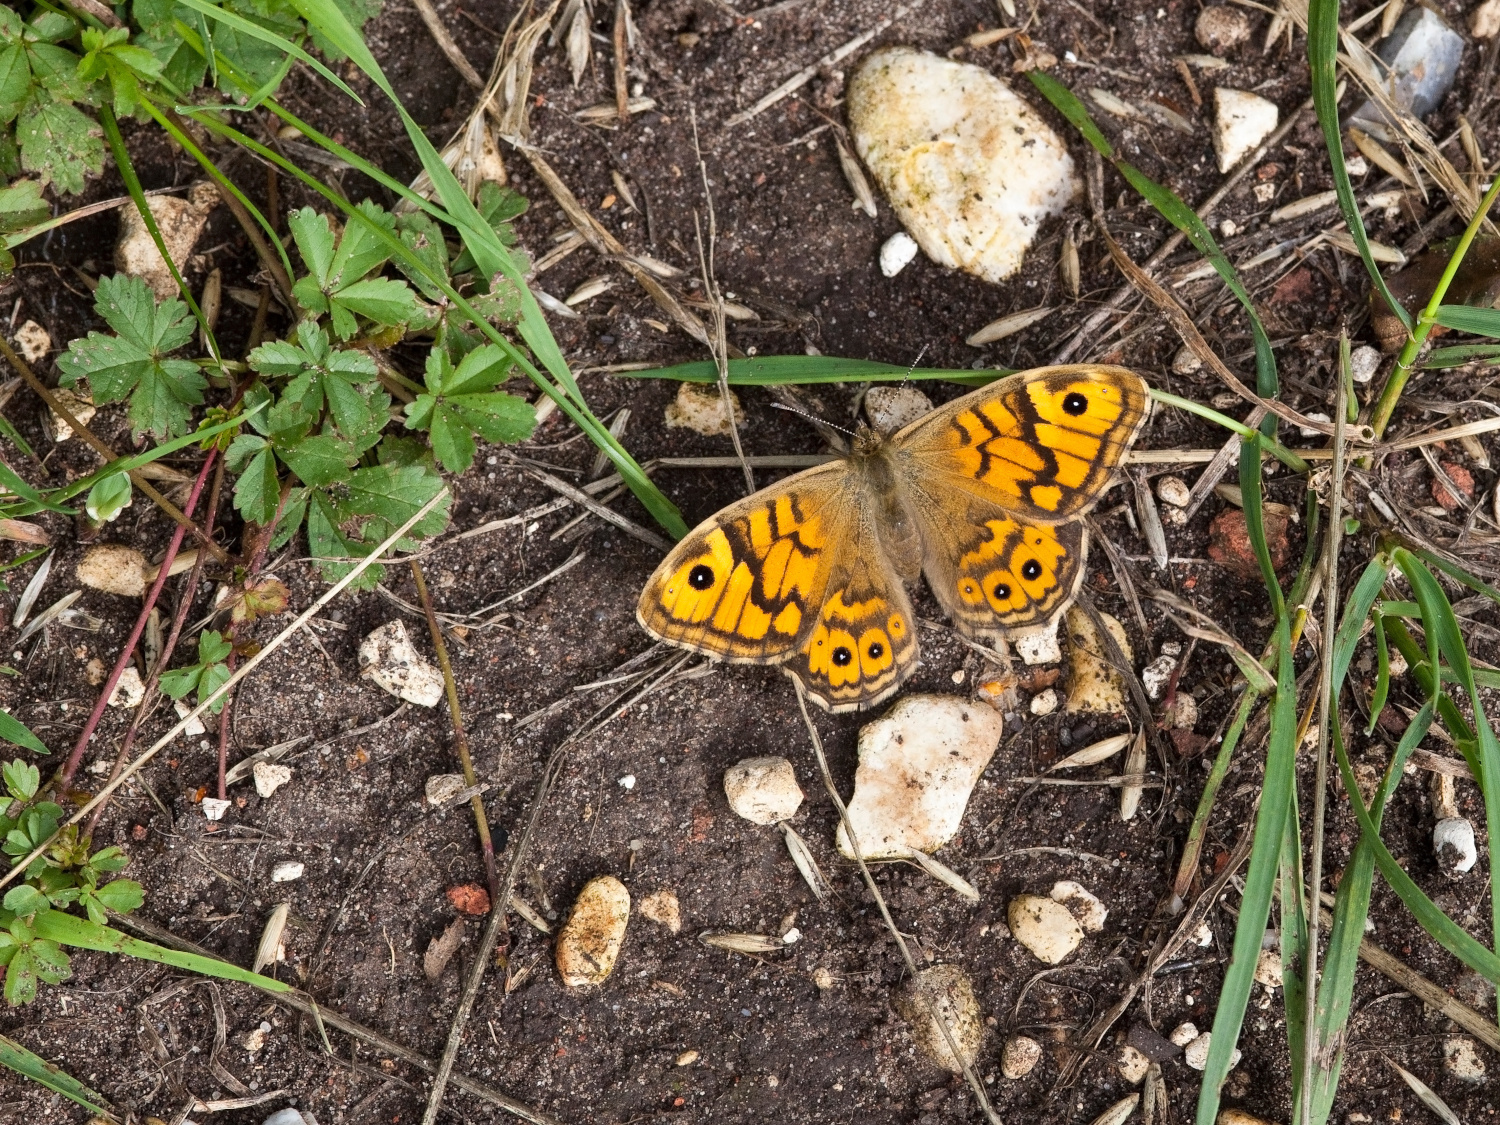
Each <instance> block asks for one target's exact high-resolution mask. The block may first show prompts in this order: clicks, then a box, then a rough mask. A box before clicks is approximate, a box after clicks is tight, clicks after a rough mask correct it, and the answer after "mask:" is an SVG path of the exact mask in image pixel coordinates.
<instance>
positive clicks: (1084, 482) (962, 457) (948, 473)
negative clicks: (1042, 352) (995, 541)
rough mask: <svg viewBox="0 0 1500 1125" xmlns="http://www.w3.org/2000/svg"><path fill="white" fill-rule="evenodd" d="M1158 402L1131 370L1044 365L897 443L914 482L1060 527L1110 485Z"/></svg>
mask: <svg viewBox="0 0 1500 1125" xmlns="http://www.w3.org/2000/svg"><path fill="white" fill-rule="evenodd" d="M1149 405H1150V398H1149V395H1148V392H1147V388H1146V384H1145V382H1144V381H1143V380H1142V379H1141V377H1140V376H1139V375H1136V374H1135V373H1134V372H1132V371H1127V370H1126V369H1125V368H1123V367H1106V366H1101V365H1097V364H1074V365H1071V366H1067V367H1048V368H1041V369H1039V370H1037V371H1032V372H1022V373H1020V374H1018V375H1013V376H1011V377H1009V378H1007V379H1002V380H1000V381H999V382H996V383H992V384H991V385H990V386H988V387H985V388H982V389H981V390H978V391H975V392H974V393H973V394H969V395H965V396H964V397H963V398H961V399H958V400H956V401H954V402H952V403H949V404H948V405H947V406H944V407H940V408H939V409H937V410H934V411H933V412H932V413H931V414H928V415H927V416H926V417H924V418H921V419H918V420H917V421H916V422H913V423H912V424H911V425H910V426H908V427H906V428H905V429H904V430H902V431H901V432H900V433H898V434H896V436H895V437H894V438H893V439H892V444H893V446H894V447H895V454H896V456H897V457H898V459H900V460H901V461H903V462H905V465H904V466H903V467H904V471H905V474H906V475H907V476H908V477H909V478H910V479H914V480H918V481H921V482H924V483H926V484H927V485H928V486H929V487H930V488H931V489H934V490H938V491H941V490H954V491H957V492H960V493H966V494H967V495H969V496H971V497H974V498H976V499H979V500H982V501H987V502H989V503H990V504H992V505H994V506H996V507H998V508H1000V509H1002V510H1003V511H1005V512H1006V513H1007V514H1009V515H1011V516H1013V517H1015V518H1016V519H1017V520H1019V521H1026V522H1031V523H1041V524H1056V523H1062V522H1064V521H1066V520H1070V519H1073V518H1076V517H1077V516H1079V515H1082V514H1083V513H1085V512H1086V511H1088V509H1089V508H1090V507H1092V506H1093V504H1094V502H1095V501H1096V500H1097V499H1098V498H1099V496H1100V495H1101V494H1102V493H1103V492H1104V491H1105V489H1106V488H1108V486H1109V484H1110V483H1111V482H1112V481H1113V479H1114V474H1115V470H1116V469H1117V468H1118V466H1119V464H1120V462H1121V461H1122V460H1123V459H1124V456H1125V453H1126V452H1127V451H1128V450H1129V448H1130V445H1131V443H1132V442H1133V441H1134V440H1135V437H1136V434H1137V433H1138V432H1139V431H1140V428H1141V426H1142V424H1143V423H1144V422H1145V419H1146V415H1147V409H1148V407H1149Z"/></svg>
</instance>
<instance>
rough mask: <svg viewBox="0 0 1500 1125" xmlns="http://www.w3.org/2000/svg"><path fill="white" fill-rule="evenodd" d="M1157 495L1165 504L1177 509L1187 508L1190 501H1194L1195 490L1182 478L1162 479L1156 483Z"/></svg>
mask: <svg viewBox="0 0 1500 1125" xmlns="http://www.w3.org/2000/svg"><path fill="white" fill-rule="evenodd" d="M1156 495H1157V498H1158V499H1159V500H1161V502H1162V503H1164V504H1171V505H1172V506H1173V507H1176V508H1186V507H1187V506H1188V501H1189V500H1191V499H1192V496H1193V490H1192V489H1191V488H1189V487H1188V486H1187V481H1185V480H1183V479H1182V478H1181V477H1162V478H1161V480H1159V481H1157V482H1156Z"/></svg>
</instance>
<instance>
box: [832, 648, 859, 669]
mask: <svg viewBox="0 0 1500 1125" xmlns="http://www.w3.org/2000/svg"><path fill="white" fill-rule="evenodd" d="M853 659H854V654H853V653H852V652H850V651H849V650H848V649H847V648H845V647H844V646H843V645H839V647H838V648H836V649H834V650H833V662H834V663H835V664H836V665H838V666H839V667H840V668H843V667H846V666H847V665H848V663H849V662H850V661H851V660H853Z"/></svg>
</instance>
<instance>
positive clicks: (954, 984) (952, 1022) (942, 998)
mask: <svg viewBox="0 0 1500 1125" xmlns="http://www.w3.org/2000/svg"><path fill="white" fill-rule="evenodd" d="M922 989H925V991H926V993H927V997H928V999H929V1000H930V1001H931V1002H932V1004H931V1007H932V1008H935V1009H937V1012H938V1014H939V1015H940V1016H941V1017H942V1019H943V1021H944V1022H945V1023H946V1024H947V1025H948V1030H949V1032H950V1033H951V1034H952V1036H953V1041H954V1042H955V1043H956V1044H957V1045H958V1049H959V1052H960V1053H961V1054H962V1055H963V1056H964V1061H965V1062H968V1063H970V1064H972V1063H973V1062H974V1059H975V1057H976V1056H977V1055H978V1054H979V1047H980V1043H981V1042H982V1041H983V1039H984V1017H983V1015H982V1014H981V1012H980V1010H979V1001H978V1000H976V999H975V997H974V986H973V984H972V983H970V981H969V978H968V977H967V976H966V975H965V974H964V971H963V970H962V969H960V968H959V967H958V966H957V965H934V966H932V968H930V969H923V970H922V971H921V972H919V973H918V974H917V976H916V978H915V979H914V980H911V981H908V982H907V984H906V987H905V988H903V989H902V990H901V991H900V992H898V993H897V994H896V999H895V1004H896V1011H897V1012H899V1013H900V1015H901V1018H902V1019H904V1020H905V1021H906V1022H907V1023H909V1024H911V1028H912V1036H913V1038H915V1039H916V1041H917V1046H918V1047H919V1048H920V1049H921V1051H922V1053H923V1054H924V1055H926V1056H927V1057H928V1058H929V1059H931V1060H932V1061H933V1062H935V1063H937V1065H938V1066H940V1067H942V1068H943V1069H944V1070H951V1071H953V1072H954V1073H955V1074H958V1073H961V1072H962V1071H963V1066H962V1065H961V1064H960V1063H959V1061H958V1059H957V1058H955V1057H954V1055H953V1051H952V1050H951V1049H950V1048H949V1047H948V1040H947V1037H946V1036H944V1035H943V1033H942V1031H941V1030H940V1029H939V1028H938V1025H937V1023H936V1021H935V1020H934V1019H933V1018H932V1015H931V1014H930V1009H929V1007H928V1005H927V1004H924V1003H923V1002H922V999H921V995H920V990H922Z"/></svg>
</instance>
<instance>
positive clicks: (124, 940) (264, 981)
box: [32, 910, 291, 992]
mask: <svg viewBox="0 0 1500 1125" xmlns="http://www.w3.org/2000/svg"><path fill="white" fill-rule="evenodd" d="M32 929H33V930H34V931H35V932H36V936H37V937H40V938H46V939H47V940H49V941H55V942H57V943H58V944H60V945H67V946H71V947H73V948H74V949H92V950H94V951H95V952H97V953H119V954H124V955H125V956H127V957H135V958H138V959H139V960H142V961H155V962H158V963H159V964H162V965H171V966H172V967H173V968H174V969H186V970H187V971H188V972H191V973H199V974H201V975H203V976H206V977H217V978H219V979H220V980H233V981H239V982H240V983H241V984H248V985H253V986H254V987H256V988H259V989H261V990H262V991H263V992H290V991H291V988H290V986H289V985H285V984H282V983H281V981H279V980H276V979H275V978H274V977H268V976H262V975H261V974H260V973H252V972H251V971H250V970H249V969H242V968H240V967H239V966H238V965H231V964H230V963H229V962H228V961H220V960H218V959H217V958H214V957H202V956H199V955H198V954H196V953H181V952H179V951H177V950H175V949H168V948H166V947H165V946H162V945H155V944H153V943H151V942H149V941H142V940H140V939H139V938H133V937H129V936H127V935H125V934H122V933H121V932H120V931H119V930H113V929H110V928H109V927H108V926H101V925H99V924H98V923H97V922H91V921H90V920H89V919H87V918H79V917H77V916H76V915H73V914H66V913H64V912H63V911H61V910H44V911H42V912H40V913H38V914H36V915H34V916H33V919H32Z"/></svg>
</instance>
